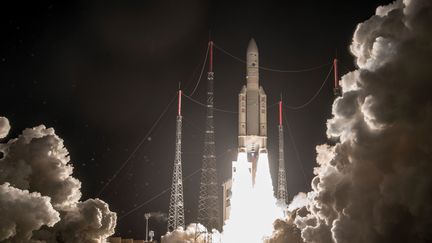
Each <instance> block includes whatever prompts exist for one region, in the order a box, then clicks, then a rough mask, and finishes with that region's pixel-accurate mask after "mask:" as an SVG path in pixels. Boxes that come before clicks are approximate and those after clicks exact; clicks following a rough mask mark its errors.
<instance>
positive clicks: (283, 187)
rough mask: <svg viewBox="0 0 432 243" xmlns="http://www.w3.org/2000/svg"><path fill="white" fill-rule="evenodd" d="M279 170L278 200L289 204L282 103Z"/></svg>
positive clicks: (280, 105) (280, 104)
mask: <svg viewBox="0 0 432 243" xmlns="http://www.w3.org/2000/svg"><path fill="white" fill-rule="evenodd" d="M278 130H279V169H278V187H277V199H278V201H280V202H282V203H287V202H288V200H287V199H288V193H287V184H286V172H285V158H284V136H283V124H282V101H279V126H278Z"/></svg>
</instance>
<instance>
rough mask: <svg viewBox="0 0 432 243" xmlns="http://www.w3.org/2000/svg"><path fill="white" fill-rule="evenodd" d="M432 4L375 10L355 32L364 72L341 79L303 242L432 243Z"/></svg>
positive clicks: (426, 0) (407, 0) (423, 0)
mask: <svg viewBox="0 0 432 243" xmlns="http://www.w3.org/2000/svg"><path fill="white" fill-rule="evenodd" d="M431 43H432V1H430V0H415V1H414V0H404V1H396V2H394V3H393V4H390V5H388V6H382V7H379V8H377V10H376V15H375V16H373V17H371V18H370V19H369V20H367V21H365V22H364V23H361V24H359V25H358V26H357V29H356V31H355V34H354V37H353V41H352V45H351V51H352V53H353V55H354V56H355V58H356V63H357V66H358V69H357V70H355V71H353V72H351V73H348V74H347V75H345V76H343V77H342V80H341V85H342V88H343V96H342V97H340V98H338V99H336V101H335V102H334V104H333V115H334V116H333V118H332V119H330V120H329V121H328V124H327V134H328V136H329V137H330V138H338V139H339V142H338V143H337V144H336V145H335V146H329V145H321V146H318V147H317V152H318V156H317V162H318V164H319V166H318V167H317V168H316V169H315V174H316V177H315V178H314V179H313V181H312V188H313V191H312V192H311V193H310V197H311V203H310V205H309V206H308V210H309V214H307V215H305V216H304V217H301V216H299V217H297V218H296V220H295V223H296V224H297V226H298V227H299V228H300V229H301V232H302V237H303V239H304V240H305V241H306V242H326V243H327V242H337V243H348V242H349V243H356V242H372V243H373V242H380V243H385V242H431V241H432V230H431V228H432V177H431V174H432V151H431V149H432V126H431V124H432V95H431V91H432V68H431V60H432V44H431Z"/></svg>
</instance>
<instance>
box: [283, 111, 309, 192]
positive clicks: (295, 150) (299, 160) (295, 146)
mask: <svg viewBox="0 0 432 243" xmlns="http://www.w3.org/2000/svg"><path fill="white" fill-rule="evenodd" d="M282 114H283V117H284V120H285V124H286V125H287V128H288V136H289V137H290V139H291V143H292V145H293V148H294V152H295V154H296V157H297V161H298V162H299V164H300V168H301V171H302V174H303V179H304V182H305V185H306V186H308V183H307V182H308V180H307V176H306V172H305V169H304V167H303V163H302V161H301V158H300V154H299V152H298V149H297V145H296V143H295V141H294V136H293V134H292V130H291V126H290V125H289V123H288V119H287V116H286V114H285V112H283V113H282Z"/></svg>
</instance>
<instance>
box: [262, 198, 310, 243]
mask: <svg viewBox="0 0 432 243" xmlns="http://www.w3.org/2000/svg"><path fill="white" fill-rule="evenodd" d="M304 195H305V193H303V192H301V193H299V194H298V195H297V196H296V197H297V202H296V205H298V206H299V205H300V202H305V200H304V198H303V196H304ZM296 197H294V198H296ZM299 199H301V200H299ZM294 201H295V199H294V200H293V202H292V203H291V204H293V203H294ZM290 207H292V208H294V206H291V205H290ZM306 214H307V210H306V207H300V208H295V210H293V211H289V212H287V216H286V219H285V220H282V219H277V220H276V221H275V222H274V224H273V226H274V231H273V234H272V236H271V237H270V238H269V239H268V240H267V241H265V243H287V242H289V243H304V241H303V239H302V237H301V231H300V229H299V228H298V227H297V225H296V224H295V223H294V220H295V218H296V217H297V215H299V216H303V217H304V216H306Z"/></svg>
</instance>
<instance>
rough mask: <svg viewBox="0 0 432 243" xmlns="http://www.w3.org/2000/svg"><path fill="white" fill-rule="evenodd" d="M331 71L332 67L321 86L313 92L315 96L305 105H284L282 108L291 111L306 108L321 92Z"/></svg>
mask: <svg viewBox="0 0 432 243" xmlns="http://www.w3.org/2000/svg"><path fill="white" fill-rule="evenodd" d="M332 71H333V67H331V68H330V70H329V72H328V73H327V76H326V78H325V79H324V81H323V82H322V84H321V86H320V87H319V89H318V90H317V91H316V92H315V94H314V95H313V96H312V97H311V98H310V99H309V100H308V101H306V102H305V103H303V104H302V105H299V106H289V105H285V104H284V107H286V108H288V109H291V110H300V109H302V108H304V107H306V106H308V105H309V104H310V103H312V101H314V100H315V98H316V97H317V96H318V95H319V94H320V93H321V90H322V89H323V88H324V85H325V84H326V83H327V80H328V78H329V77H330V74H331V73H332Z"/></svg>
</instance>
